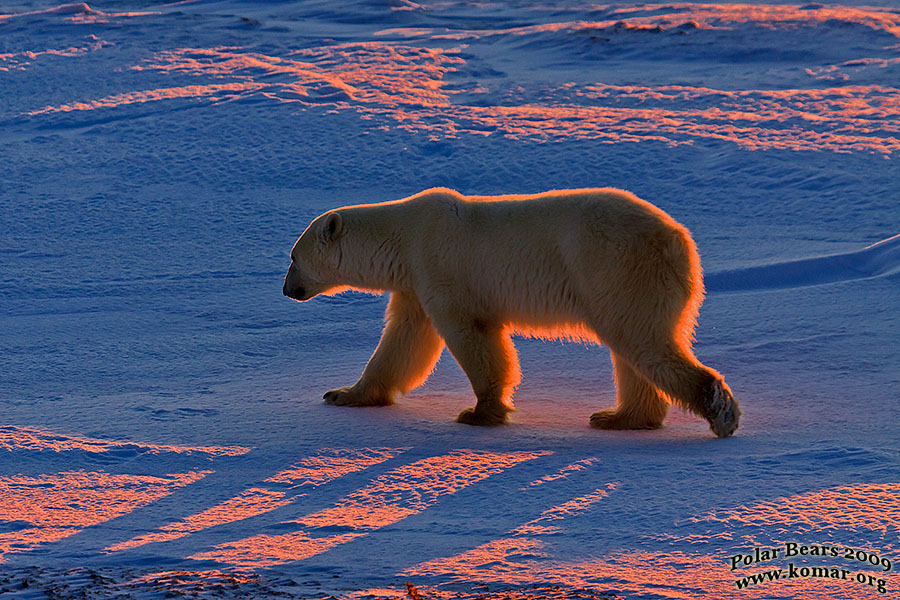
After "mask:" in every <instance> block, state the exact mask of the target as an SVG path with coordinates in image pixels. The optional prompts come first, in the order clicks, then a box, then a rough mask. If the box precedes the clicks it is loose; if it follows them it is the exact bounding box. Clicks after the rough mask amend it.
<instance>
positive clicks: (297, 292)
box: [282, 286, 304, 300]
mask: <svg viewBox="0 0 900 600" xmlns="http://www.w3.org/2000/svg"><path fill="white" fill-rule="evenodd" d="M303 291H304V290H303V288H302V287H296V288H294V289H293V290H288V288H287V286H284V289H283V290H282V292H283V293H284V295H285V296H287V297H288V298H294V299H295V300H299V299H300V298H302V297H303Z"/></svg>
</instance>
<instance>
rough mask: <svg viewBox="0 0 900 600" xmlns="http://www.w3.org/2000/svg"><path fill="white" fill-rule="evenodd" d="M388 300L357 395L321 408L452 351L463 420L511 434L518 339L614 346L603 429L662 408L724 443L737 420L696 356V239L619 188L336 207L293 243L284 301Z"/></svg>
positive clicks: (399, 380) (369, 398)
mask: <svg viewBox="0 0 900 600" xmlns="http://www.w3.org/2000/svg"><path fill="white" fill-rule="evenodd" d="M346 290H356V291H362V292H369V293H382V292H385V291H387V292H390V300H389V302H388V307H387V315H386V325H385V328H384V332H383V334H382V336H381V341H379V343H378V346H377V348H376V349H375V352H374V354H373V355H372V357H371V358H370V359H369V362H368V364H367V365H366V367H365V369H364V371H363V373H362V376H361V377H360V378H359V381H357V382H356V383H355V384H353V385H352V386H349V387H343V388H339V389H335V390H331V391H329V392H327V393H326V394H325V397H324V398H325V401H326V402H327V403H328V404H335V405H341V406H381V405H387V404H391V403H393V401H394V398H395V397H396V396H397V395H398V394H405V393H406V392H408V391H409V390H411V389H413V388H415V387H417V386H419V385H421V384H422V383H424V382H425V380H426V379H427V378H428V376H429V375H430V374H431V372H432V370H433V369H434V366H435V364H436V363H437V361H438V359H439V357H440V355H441V352H442V351H443V348H444V345H446V346H447V348H448V349H449V350H450V352H451V354H453V357H454V358H455V359H456V360H457V362H458V363H459V365H460V367H462V369H463V371H464V372H465V374H466V375H467V376H468V378H469V381H470V382H471V384H472V389H473V391H474V392H475V397H476V399H477V403H476V405H475V406H474V407H471V408H467V409H465V410H464V411H462V412H461V413H460V414H459V416H458V418H457V421H458V422H460V423H467V424H471V425H499V424H502V423H505V422H506V420H507V414H508V413H509V412H510V411H511V410H513V403H512V395H513V390H514V389H515V387H516V385H517V384H518V383H519V364H518V360H517V358H516V351H515V348H514V347H513V344H512V341H511V339H510V335H526V336H536V337H541V338H569V339H578V340H587V341H592V342H596V343H603V344H605V345H606V346H607V347H608V348H609V349H610V351H611V354H612V362H613V367H614V373H615V383H616V388H617V394H616V407H615V408H614V409H607V410H601V411H599V412H596V413H594V414H593V415H591V418H590V424H591V425H592V426H594V427H598V428H600V429H653V428H657V427H660V426H661V425H662V423H663V420H664V419H665V417H666V413H667V411H668V403H669V402H671V403H675V404H678V405H680V406H682V407H684V408H685V409H687V410H689V411H691V412H693V413H695V414H697V415H698V416H700V417H703V418H705V419H706V420H707V421H708V422H709V425H710V429H712V431H713V433H715V434H716V435H717V436H719V437H727V436H729V435H731V434H732V433H734V431H735V429H737V427H738V421H739V419H740V415H741V411H740V408H739V406H738V401H737V400H736V399H735V398H734V396H733V395H732V392H731V390H730V388H729V387H728V385H727V384H726V383H725V381H724V380H723V378H722V376H721V375H720V374H719V373H718V372H716V371H715V370H713V369H710V368H709V367H706V366H704V365H703V364H701V363H700V361H698V360H697V358H696V357H695V356H694V354H693V352H692V350H691V343H692V341H693V332H694V327H695V324H696V319H697V313H698V310H699V307H700V304H701V302H702V301H703V294H704V290H703V279H702V275H701V269H700V257H699V255H698V254H697V249H696V247H695V245H694V242H693V240H692V239H691V236H690V234H689V232H688V231H687V229H685V228H684V227H683V226H681V225H679V224H678V223H677V222H676V221H675V220H674V219H672V218H671V217H670V216H669V215H668V214H666V213H665V212H663V211H662V210H660V209H659V208H657V207H655V206H653V205H652V204H650V203H649V202H646V201H644V200H641V199H639V198H638V197H636V196H635V195H634V194H631V193H629V192H626V191H622V190H617V189H613V188H603V189H579V190H564V191H551V192H545V193H542V194H536V195H527V196H526V195H517V196H463V195H461V194H459V193H457V192H455V191H453V190H450V189H445V188H433V189H429V190H426V191H424V192H421V193H419V194H416V195H414V196H410V197H409V198H405V199H402V200H396V201H391V202H383V203H380V204H363V205H358V206H348V207H344V208H339V209H336V210H331V211H328V212H326V213H325V214H323V215H321V216H319V217H318V218H316V219H315V220H314V221H313V222H312V224H310V225H309V227H307V229H306V231H305V232H304V233H303V235H301V236H300V238H299V239H298V240H297V242H296V244H294V247H293V249H292V250H291V265H290V268H289V269H288V272H287V275H286V276H285V280H284V289H283V292H284V295H286V296H288V297H290V298H293V299H295V300H299V301H301V302H302V301H306V300H309V299H310V298H312V297H314V296H316V295H319V294H329V295H330V294H337V293H340V292H342V291H346Z"/></svg>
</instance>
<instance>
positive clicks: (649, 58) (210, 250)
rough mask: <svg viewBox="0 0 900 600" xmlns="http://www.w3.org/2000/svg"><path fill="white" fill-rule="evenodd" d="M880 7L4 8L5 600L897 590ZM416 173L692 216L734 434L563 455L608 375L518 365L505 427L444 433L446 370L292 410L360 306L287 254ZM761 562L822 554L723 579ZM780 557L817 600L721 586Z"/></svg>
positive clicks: (890, 196)
mask: <svg viewBox="0 0 900 600" xmlns="http://www.w3.org/2000/svg"><path fill="white" fill-rule="evenodd" d="M878 1H879V0H873V2H878ZM880 4H881V5H880V6H877V7H871V6H870V7H864V6H861V5H860V6H857V3H855V2H853V3H851V4H845V5H833V4H826V5H823V4H806V5H790V6H788V5H774V4H753V5H747V4H715V5H713V4H707V5H701V4H659V5H654V4H651V5H634V4H616V5H589V4H587V3H583V2H576V1H574V0H572V1H560V2H547V3H539V2H529V1H515V2H497V3H490V2H487V3H484V2H481V3H479V2H474V1H468V0H459V1H454V0H447V1H445V2H439V1H436V2H428V1H425V2H421V3H413V2H410V1H407V0H351V1H347V2H335V1H334V0H310V1H305V2H250V1H246V2H239V1H222V2H212V1H209V2H182V3H177V4H170V5H165V4H157V3H153V2H109V3H105V4H91V5H90V6H87V5H82V4H76V5H67V6H61V7H58V6H56V5H55V4H53V3H52V2H24V3H23V2H13V3H10V2H4V3H3V5H2V6H0V211H2V213H0V228H2V229H0V233H2V237H0V253H2V258H0V265H2V271H0V307H2V310H0V406H2V413H0V414H2V422H0V448H2V449H0V561H2V564H0V594H3V595H4V597H9V598H43V597H47V596H48V595H49V596H50V597H62V598H67V597H95V598H107V597H109V598H125V597H129V596H131V597H139V598H155V597H160V598H162V597H166V595H167V594H169V595H175V596H188V597H190V596H192V595H196V596H199V597H301V598H304V597H317V596H324V595H328V594H334V595H338V596H342V597H347V596H358V597H362V596H367V595H369V596H395V597H396V596H401V595H405V594H407V591H406V588H405V587H404V583H405V582H411V583H412V584H413V585H415V586H416V587H417V589H418V590H419V593H421V594H422V595H423V596H424V597H428V598H435V597H461V598H474V597H478V596H479V595H481V596H485V597H492V596H496V597H509V598H518V597H529V596H530V597H548V598H550V597H552V598H556V597H585V598H603V597H610V598H611V597H619V598H637V599H651V598H667V599H668V598H671V599H678V598H699V597H714V598H732V597H734V598H767V599H768V598H801V599H819V598H828V599H840V598H847V599H856V598H881V597H883V598H887V597H891V595H892V594H894V595H896V594H897V593H898V591H897V590H898V589H900V577H898V576H897V575H896V571H897V568H900V567H898V566H896V565H897V564H900V499H898V498H900V439H898V434H897V431H898V426H900V416H898V399H900V317H898V314H900V293H898V292H900V238H898V237H892V236H896V235H897V234H900V205H898V200H900V193H898V183H900V167H898V160H900V88H898V81H900V4H898V3H897V2H896V0H890V1H886V0H882V2H880ZM434 185H446V186H451V187H454V188H456V189H458V190H460V191H461V192H464V193H478V194H492V193H511V192H536V191H543V190H546V189H551V188H570V187H587V186H617V187H622V188H626V189H630V190H631V191H633V192H635V193H636V194H638V195H639V196H641V197H643V198H645V199H647V200H650V201H652V202H654V203H656V204H657V205H659V206H660V207H662V208H663V209H665V210H666V211H668V212H669V213H670V214H672V215H673V216H674V217H675V218H676V219H678V220H679V221H681V222H682V223H684V224H685V225H687V226H688V227H689V228H690V229H691V231H692V232H693V233H694V236H695V238H696V240H697V243H698V245H699V248H700V251H701V254H702V257H703V262H704V266H705V269H706V271H707V284H708V288H709V295H708V298H707V301H706V303H705V304H704V306H703V309H702V310H701V317H700V328H699V331H698V342H697V345H696V349H697V353H698V355H699V356H700V358H701V359H702V360H704V362H706V363H708V364H710V365H712V366H714V367H716V368H717V369H719V370H720V371H722V372H723V373H724V374H725V375H726V377H727V380H728V381H729V383H730V385H731V386H732V388H733V389H734V390H735V391H736V393H737V394H738V396H739V397H740V398H741V401H742V407H743V410H744V419H743V421H742V424H741V428H740V429H739V430H738V432H737V435H736V436H735V437H733V438H730V439H726V440H718V439H715V438H714V437H713V436H712V434H711V433H710V432H709V431H708V429H707V427H706V425H705V424H704V423H702V422H700V421H699V420H697V419H696V418H693V417H691V416H688V415H685V414H682V413H680V412H678V411H674V412H673V414H672V415H671V416H670V418H669V420H668V422H667V425H666V427H665V428H663V429H661V430H658V431H653V432H601V431H596V430H592V429H590V428H588V426H587V419H588V416H589V415H590V413H591V412H593V411H595V410H597V409H599V408H603V407H606V406H610V405H611V404H612V403H613V401H614V390H613V386H612V382H611V371H610V367H609V359H608V353H607V352H606V351H605V350H604V349H602V348H597V347H585V346H581V345H562V344H558V343H546V342H538V341H527V340H519V341H517V346H518V348H519V350H520V357H521V361H522V366H523V371H524V383H523V384H522V385H521V387H520V388H519V390H518V393H517V405H518V407H519V412H517V413H516V414H515V415H514V418H513V422H512V424H511V425H509V426H507V427H503V428H499V429H490V430H484V429H473V428H470V427H466V426H463V425H457V424H455V423H454V422H453V420H452V419H453V416H454V415H455V414H456V413H457V412H458V411H459V410H460V409H461V408H462V407H464V406H467V405H469V404H471V398H470V396H471V391H470V389H469V386H468V383H467V381H466V380H465V378H464V376H463V375H462V373H461V371H460V370H459V368H458V367H457V366H456V365H455V363H454V362H453V361H452V359H451V358H450V357H449V356H446V355H445V357H444V359H443V361H442V362H441V363H440V365H439V367H438V370H437V372H436V373H435V375H434V376H433V377H432V379H431V380H430V381H429V382H428V383H427V384H426V385H425V386H424V387H423V388H421V389H419V390H416V391H415V392H413V393H411V394H410V395H409V396H408V397H407V398H405V399H403V400H402V401H401V402H400V403H399V404H397V405H396V406H393V407H390V408H384V409H357V410H354V409H342V408H337V407H330V406H325V405H324V404H322V402H321V395H322V393H323V392H324V391H325V390H328V389H331V388H333V387H337V386H340V385H346V384H348V383H351V382H353V381H354V380H355V378H356V377H357V376H358V374H359V372H360V370H361V368H362V366H363V364H364V362H365V360H366V358H367V357H368V355H369V353H370V352H371V350H372V349H373V348H374V346H375V344H376V342H377V340H378V336H379V333H380V323H381V316H382V313H383V309H384V306H385V302H386V299H385V298H382V297H370V296H360V295H347V296H341V297H335V298H330V299H320V300H315V301H313V302H311V303H308V304H303V305H299V304H296V303H294V302H290V301H288V300H286V299H285V298H283V297H282V295H281V284H282V277H283V273H284V271H285V270H286V268H287V263H288V252H289V250H290V247H291V244H292V243H293V241H294V239H295V238H296V236H298V235H299V233H300V232H301V231H302V229H303V228H304V227H305V225H306V224H307V222H308V221H309V220H310V219H311V218H312V217H313V216H315V215H317V214H318V213H320V212H322V211H324V210H326V209H327V208H331V207H335V206H340V205H345V204H351V203H358V202H373V201H382V200H388V199H393V198H398V197H402V196H406V195H409V194H412V193H415V192H417V191H420V190H421V189H424V188H426V187H431V186H434ZM788 542H796V543H798V544H806V545H812V544H815V545H819V546H820V545H829V546H833V547H835V548H839V549H840V550H841V553H840V555H839V556H838V557H832V556H830V555H828V556H825V557H822V556H814V555H811V556H806V557H800V556H797V557H792V558H785V557H784V556H783V554H782V555H781V556H779V557H778V558H777V559H776V560H769V561H763V562H760V563H757V564H753V565H749V566H740V567H739V568H737V569H736V570H734V571H732V570H731V566H732V561H731V557H733V556H735V555H737V554H739V553H740V554H748V553H750V554H752V553H753V552H754V548H763V549H766V548H784V545H785V544H786V543H788ZM845 547H849V548H853V549H859V550H861V551H863V552H865V554H859V555H857V554H855V553H854V554H853V557H852V558H847V557H845V556H844V554H843V549H844V548H845ZM872 555H874V556H875V559H874V560H873V562H874V563H877V564H873V563H871V562H862V561H869V560H870V558H871V556H872ZM858 559H861V560H858ZM881 559H889V560H890V561H892V562H891V563H890V569H886V567H887V563H885V562H884V561H882V560H881ZM788 562H790V563H792V564H794V566H795V567H801V566H803V565H809V566H812V565H824V566H827V567H830V568H838V569H846V570H847V571H848V572H849V577H848V579H847V580H843V579H831V578H821V577H819V578H816V577H793V578H790V579H787V580H779V581H766V582H764V583H757V584H753V585H750V586H749V587H748V588H747V589H743V590H740V591H738V590H737V589H736V586H735V580H736V579H738V578H740V577H746V576H749V575H753V574H757V573H762V572H765V571H770V570H772V569H776V570H777V569H784V570H785V573H788V564H787V563H788ZM858 574H862V579H863V581H864V583H860V582H858V581H857V580H856V579H855V577H856V576H857V575H858ZM879 580H883V582H881V583H879ZM879 586H881V587H883V588H884V589H885V592H883V593H882V592H879V590H878V588H879ZM53 594H55V596H53Z"/></svg>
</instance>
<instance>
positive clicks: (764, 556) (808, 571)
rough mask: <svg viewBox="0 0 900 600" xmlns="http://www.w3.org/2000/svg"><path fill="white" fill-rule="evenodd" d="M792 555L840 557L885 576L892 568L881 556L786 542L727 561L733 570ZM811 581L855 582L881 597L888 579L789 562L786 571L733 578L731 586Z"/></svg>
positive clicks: (857, 550)
mask: <svg viewBox="0 0 900 600" xmlns="http://www.w3.org/2000/svg"><path fill="white" fill-rule="evenodd" d="M795 556H801V557H828V558H843V559H845V560H848V561H853V562H857V563H865V564H866V565H871V566H872V567H878V568H880V569H881V571H882V572H883V573H887V572H889V571H891V570H892V568H893V563H892V562H891V560H890V559H889V558H887V557H883V556H880V555H878V554H876V553H874V552H867V551H865V550H860V549H858V548H850V547H846V546H831V545H804V544H798V543H796V542H786V543H785V544H784V545H783V546H777V547H774V548H754V549H753V552H752V553H747V554H735V555H734V556H732V557H731V558H730V559H729V560H730V562H731V570H732V571H734V570H735V569H739V568H742V567H748V566H751V565H756V564H759V563H764V562H767V561H771V560H776V559H779V558H791V557H795ZM812 578H815V579H832V580H835V581H847V582H854V583H857V584H862V585H865V586H868V587H870V588H872V589H873V590H875V591H878V593H880V594H886V593H887V591H888V590H887V580H886V579H884V578H883V577H878V576H876V575H873V574H872V573H865V572H856V573H855V572H853V571H851V570H850V569H843V568H840V567H832V566H799V567H798V566H797V565H795V564H794V563H792V562H789V563H788V564H787V568H786V569H784V568H782V569H771V570H768V571H761V572H759V573H755V574H753V575H747V576H746V577H741V578H739V579H735V580H734V585H735V587H737V589H739V590H743V589H747V588H749V587H751V586H754V585H758V584H763V583H771V582H776V581H790V580H796V579H812Z"/></svg>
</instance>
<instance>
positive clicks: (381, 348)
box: [324, 292, 444, 406]
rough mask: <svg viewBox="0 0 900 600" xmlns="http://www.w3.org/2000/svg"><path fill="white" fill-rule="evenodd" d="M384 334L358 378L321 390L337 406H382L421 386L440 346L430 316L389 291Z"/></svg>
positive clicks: (407, 297) (407, 296)
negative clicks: (399, 395)
mask: <svg viewBox="0 0 900 600" xmlns="http://www.w3.org/2000/svg"><path fill="white" fill-rule="evenodd" d="M386 321H387V323H386V324H385V327H384V333H382V335H381V341H379V342H378V347H377V348H375V353H374V354H373V355H372V358H370V359H369V362H368V364H367V365H366V368H365V370H364V371H363V374H362V377H360V378H359V381H357V382H356V383H355V384H354V385H352V386H350V387H343V388H338V389H336V390H331V391H329V392H326V393H325V396H324V398H325V402H326V403H327V404H334V405H338V406H384V405H387V404H393V402H394V397H395V396H396V395H397V394H398V393H399V394H405V393H406V392H408V391H409V390H411V389H413V388H415V387H418V386H420V385H422V384H423V383H424V382H425V379H427V378H428V376H429V375H430V374H431V371H432V370H433V369H434V366H435V364H437V361H438V359H439V358H440V356H441V352H442V351H443V349H444V342H443V340H442V339H441V338H440V336H438V334H437V332H436V331H435V330H434V327H432V325H431V319H429V318H428V315H426V314H425V311H424V310H423V309H422V305H421V304H420V303H419V301H418V300H417V299H416V298H415V297H414V296H412V295H410V294H404V293H401V292H393V293H391V299H390V301H389V302H388V307H387V313H386Z"/></svg>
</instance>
